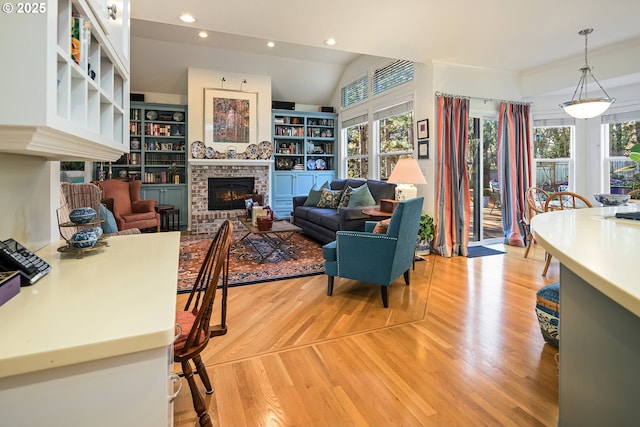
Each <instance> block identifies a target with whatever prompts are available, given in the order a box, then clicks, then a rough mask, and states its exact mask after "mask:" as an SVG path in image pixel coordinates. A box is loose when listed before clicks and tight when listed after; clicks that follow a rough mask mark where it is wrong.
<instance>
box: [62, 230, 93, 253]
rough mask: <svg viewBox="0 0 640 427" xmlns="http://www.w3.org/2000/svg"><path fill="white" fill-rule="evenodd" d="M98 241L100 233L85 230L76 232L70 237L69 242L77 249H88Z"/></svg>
mask: <svg viewBox="0 0 640 427" xmlns="http://www.w3.org/2000/svg"><path fill="white" fill-rule="evenodd" d="M97 241H98V235H97V234H96V233H95V232H94V231H90V230H83V231H78V232H77V233H74V234H73V236H71V239H69V244H70V245H71V246H72V247H74V248H76V249H88V248H92V247H93V245H95V244H96V242H97Z"/></svg>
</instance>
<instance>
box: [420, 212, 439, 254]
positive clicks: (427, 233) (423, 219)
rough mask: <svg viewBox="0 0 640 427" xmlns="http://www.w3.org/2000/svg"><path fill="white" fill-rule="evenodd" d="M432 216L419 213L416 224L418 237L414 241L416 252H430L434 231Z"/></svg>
mask: <svg viewBox="0 0 640 427" xmlns="http://www.w3.org/2000/svg"><path fill="white" fill-rule="evenodd" d="M435 230H436V228H435V225H434V224H433V218H431V217H430V216H429V215H427V213H426V212H422V215H420V225H419V226H418V237H417V242H416V254H418V255H429V254H430V253H431V241H432V240H433V235H434V233H435Z"/></svg>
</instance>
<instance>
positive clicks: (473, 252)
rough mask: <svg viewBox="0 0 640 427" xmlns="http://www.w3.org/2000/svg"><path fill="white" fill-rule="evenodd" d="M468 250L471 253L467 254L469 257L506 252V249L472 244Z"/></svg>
mask: <svg viewBox="0 0 640 427" xmlns="http://www.w3.org/2000/svg"><path fill="white" fill-rule="evenodd" d="M467 251H468V252H469V255H467V258H477V257H481V256H487V255H500V254H504V251H499V250H497V249H491V248H487V247H486V246H471V247H469V248H468V249H467Z"/></svg>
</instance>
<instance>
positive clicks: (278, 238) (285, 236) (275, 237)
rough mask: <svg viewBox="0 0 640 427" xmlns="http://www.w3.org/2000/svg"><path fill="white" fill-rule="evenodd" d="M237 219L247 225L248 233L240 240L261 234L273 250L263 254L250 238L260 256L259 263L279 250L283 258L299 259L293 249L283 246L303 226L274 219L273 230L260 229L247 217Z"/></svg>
mask: <svg viewBox="0 0 640 427" xmlns="http://www.w3.org/2000/svg"><path fill="white" fill-rule="evenodd" d="M237 220H238V221H239V222H240V223H241V224H242V225H244V226H245V227H246V229H247V234H245V235H244V236H242V238H241V239H240V241H243V240H244V239H246V238H247V237H248V236H250V235H255V236H259V237H260V238H261V239H262V240H263V241H264V242H266V243H267V244H268V245H269V247H270V248H271V251H270V252H269V253H268V254H263V253H262V252H260V249H258V247H256V245H255V244H254V243H253V241H251V239H249V243H251V246H253V247H254V248H255V250H256V252H258V255H259V256H260V262H259V264H262V263H263V262H265V261H266V260H267V259H268V258H269V257H270V256H271V255H273V253H274V252H276V251H278V252H280V253H281V254H282V256H283V258H285V259H286V258H290V259H297V258H296V256H295V254H294V253H293V251H292V250H290V249H287V248H285V247H283V245H284V244H285V243H286V242H287V241H288V240H289V239H290V238H291V237H292V236H293V235H294V234H296V233H299V232H301V231H302V228H300V227H298V226H297V225H293V224H291V223H290V222H288V221H282V220H280V221H273V226H272V227H271V230H265V231H263V230H260V229H259V228H258V226H257V225H253V224H252V223H251V220H248V221H247V220H246V218H245V217H238V218H237Z"/></svg>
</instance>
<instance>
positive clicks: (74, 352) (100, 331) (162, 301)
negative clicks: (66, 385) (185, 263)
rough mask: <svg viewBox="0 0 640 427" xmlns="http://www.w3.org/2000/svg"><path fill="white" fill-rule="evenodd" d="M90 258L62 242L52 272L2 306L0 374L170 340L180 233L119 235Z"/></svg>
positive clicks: (51, 257)
mask: <svg viewBox="0 0 640 427" xmlns="http://www.w3.org/2000/svg"><path fill="white" fill-rule="evenodd" d="M107 241H108V243H109V246H108V247H106V248H104V249H103V250H100V251H95V252H93V253H87V254H86V255H85V257H84V258H83V259H76V258H75V257H74V256H73V255H71V254H62V253H60V252H58V251H57V248H58V247H60V246H62V245H63V243H64V242H55V243H52V244H50V245H48V246H47V247H45V248H43V249H42V250H40V251H38V252H37V254H38V255H39V256H40V257H42V258H43V259H44V260H45V261H47V262H48V263H49V264H51V266H52V269H51V271H50V272H49V273H48V274H47V275H46V276H44V277H43V278H42V279H40V280H39V281H37V282H36V283H35V284H33V285H31V286H27V287H22V288H21V289H20V293H19V294H18V295H16V296H15V297H13V298H12V299H11V300H9V301H8V302H7V303H6V304H4V305H3V306H0V342H2V344H1V345H0V378H2V377H8V376H11V375H17V374H23V373H27V372H34V371H39V370H43V369H49V368H55V367H60V366H66V365H71V364H76V363H82V362H87V361H92V360H98V359H103V358H107V357H113V356H119V355H123V354H129V353H134V352H138V351H143V350H149V349H152V348H159V347H165V346H168V345H169V344H171V343H172V342H173V339H174V327H175V310H176V306H175V304H176V292H177V285H176V281H177V275H178V255H179V245H180V233H179V232H169V233H151V234H141V235H140V234H137V235H126V236H113V237H110V238H109V239H108V240H107Z"/></svg>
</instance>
